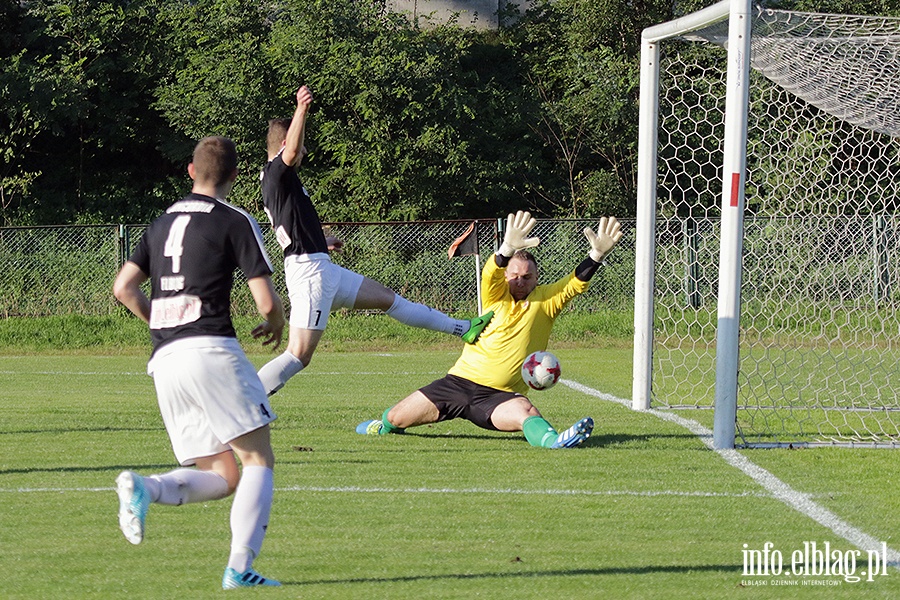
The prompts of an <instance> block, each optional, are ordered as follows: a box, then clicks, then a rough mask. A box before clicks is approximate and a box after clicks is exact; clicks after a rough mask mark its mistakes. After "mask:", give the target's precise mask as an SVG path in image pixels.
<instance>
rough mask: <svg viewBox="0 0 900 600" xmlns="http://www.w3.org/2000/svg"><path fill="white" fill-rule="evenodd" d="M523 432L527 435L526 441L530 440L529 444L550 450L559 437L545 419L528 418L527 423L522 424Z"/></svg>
mask: <svg viewBox="0 0 900 600" xmlns="http://www.w3.org/2000/svg"><path fill="white" fill-rule="evenodd" d="M522 432H523V433H524V434H525V439H526V440H528V443H529V444H531V445H532V446H537V447H539V448H549V447H550V446H552V445H553V442H555V441H556V438H557V437H558V436H559V434H558V433H556V430H555V429H553V426H552V425H550V423H548V422H547V420H546V419H544V417H528V418H527V419H525V422H524V423H522Z"/></svg>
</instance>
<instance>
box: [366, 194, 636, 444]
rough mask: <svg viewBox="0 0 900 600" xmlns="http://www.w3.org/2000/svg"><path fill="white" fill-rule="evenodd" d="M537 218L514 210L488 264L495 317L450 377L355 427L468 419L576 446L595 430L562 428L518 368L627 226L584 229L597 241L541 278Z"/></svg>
mask: <svg viewBox="0 0 900 600" xmlns="http://www.w3.org/2000/svg"><path fill="white" fill-rule="evenodd" d="M534 225H535V220H534V219H533V218H532V217H531V215H530V214H528V213H527V212H522V211H519V212H518V213H516V214H515V215H509V218H508V220H507V227H506V234H505V236H504V240H503V244H502V245H501V246H500V249H499V251H498V252H497V254H495V255H494V260H489V261H487V264H485V266H484V271H483V273H482V289H483V290H484V295H485V306H486V307H487V308H488V309H490V310H492V311H493V312H494V318H493V320H492V321H491V323H490V325H489V326H488V327H487V328H486V329H485V330H484V332H483V333H482V334H481V337H480V338H479V339H478V341H477V342H476V343H475V344H473V345H469V346H466V347H465V348H463V352H462V355H461V356H460V357H459V359H458V360H457V361H456V364H455V365H454V366H453V367H452V368H451V369H450V372H449V373H448V374H447V375H446V376H445V377H443V378H442V379H438V380H437V381H434V382H432V383H430V384H428V385H426V386H425V387H423V388H420V389H418V390H416V391H415V392H413V393H412V394H410V395H409V396H407V397H406V398H404V399H403V400H401V401H400V402H399V403H398V404H396V405H395V406H393V407H392V408H389V409H387V410H385V411H384V413H383V414H382V416H381V419H376V420H373V421H365V422H363V423H360V424H359V426H357V428H356V431H357V433H361V434H367V435H384V434H386V433H402V432H403V431H404V430H405V429H406V428H408V427H415V426H417V425H426V424H428V423H436V422H438V421H446V420H450V419H456V418H462V419H467V420H468V421H471V422H472V423H474V424H475V425H478V426H479V427H481V428H483V429H490V430H495V431H522V432H524V434H525V439H526V440H528V443H529V444H531V445H532V446H540V447H544V448H573V447H575V446H578V445H580V444H581V443H582V442H584V440H586V439H587V438H588V437H589V436H590V435H591V432H592V431H593V429H594V421H593V419H591V418H590V417H585V418H584V419H581V420H580V421H578V422H577V423H575V424H574V425H572V426H571V427H570V428H568V429H567V430H565V431H563V432H562V433H557V432H556V430H555V429H554V428H553V427H552V426H551V425H550V423H548V422H547V421H546V420H545V419H544V418H543V417H542V416H541V413H540V412H539V411H538V409H537V408H535V406H534V404H532V403H531V401H530V400H529V399H528V398H527V397H526V395H525V394H526V392H527V391H528V387H527V386H526V385H525V382H524V381H522V377H521V374H520V368H521V365H522V362H523V361H524V360H525V358H526V357H527V356H528V355H529V354H531V353H532V352H534V351H536V350H545V349H546V348H547V342H548V341H549V339H550V330H551V329H552V328H553V323H554V321H555V320H556V317H557V315H559V314H560V312H562V310H563V308H564V307H565V306H566V304H568V302H569V301H570V300H572V298H574V297H575V296H577V295H578V294H581V293H582V292H584V291H585V290H586V289H587V287H588V282H589V281H590V279H591V277H592V276H593V275H594V273H596V272H597V269H598V268H599V267H600V265H601V263H602V262H603V259H604V258H605V257H606V255H607V254H609V252H610V251H611V250H612V249H613V248H614V247H615V245H616V244H617V243H619V240H620V239H621V237H622V232H621V230H620V227H619V222H618V221H617V220H616V219H615V218H614V217H610V218H608V219H607V218H606V217H604V218H603V219H601V220H600V226H599V227H598V230H597V232H596V233H594V231H593V230H592V229H591V228H590V227H587V228H585V230H584V234H585V236H586V237H587V239H588V241H589V242H590V245H591V250H590V253H589V255H588V257H587V258H586V259H584V261H582V262H581V264H579V265H578V266H577V267H576V268H575V270H574V271H572V272H571V273H569V274H568V275H567V276H565V277H563V278H562V279H560V280H559V281H557V282H555V283H552V284H549V285H538V266H537V261H536V260H535V258H534V256H533V255H532V254H531V253H530V252H528V251H527V250H526V249H527V248H533V247H534V246H537V245H538V244H539V243H540V240H539V239H538V238H536V237H528V235H529V233H531V230H532V229H533V228H534Z"/></svg>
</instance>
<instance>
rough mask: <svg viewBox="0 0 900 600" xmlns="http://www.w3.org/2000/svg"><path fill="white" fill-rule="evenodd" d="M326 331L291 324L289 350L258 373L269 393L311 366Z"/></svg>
mask: <svg viewBox="0 0 900 600" xmlns="http://www.w3.org/2000/svg"><path fill="white" fill-rule="evenodd" d="M324 333H325V331H324V329H305V328H301V327H294V326H293V325H291V326H290V329H289V331H288V347H287V350H286V351H285V352H282V353H281V354H279V355H278V356H276V357H275V358H273V359H272V360H270V361H269V362H267V363H266V364H264V365H263V366H262V368H260V370H259V373H258V374H257V375H258V376H259V380H260V381H262V384H263V387H264V388H265V390H266V394H267V395H269V396H271V395H272V394H274V393H275V392H277V391H278V390H280V389H281V388H283V387H284V384H285V383H287V382H288V380H289V379H290V378H291V377H293V376H294V375H296V374H297V373H299V372H300V371H302V370H303V369H304V368H306V367H307V366H309V363H310V362H311V361H312V357H313V354H314V353H315V351H316V348H317V347H318V346H319V341H320V340H321V339H322V334H324Z"/></svg>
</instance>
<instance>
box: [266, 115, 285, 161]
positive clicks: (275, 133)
mask: <svg viewBox="0 0 900 600" xmlns="http://www.w3.org/2000/svg"><path fill="white" fill-rule="evenodd" d="M290 127H291V120H290V119H272V120H270V121H269V133H268V134H266V150H267V151H268V152H269V153H270V154H276V153H277V152H278V151H279V150H280V149H281V144H282V143H283V142H284V139H285V138H286V137H287V132H288V129H290Z"/></svg>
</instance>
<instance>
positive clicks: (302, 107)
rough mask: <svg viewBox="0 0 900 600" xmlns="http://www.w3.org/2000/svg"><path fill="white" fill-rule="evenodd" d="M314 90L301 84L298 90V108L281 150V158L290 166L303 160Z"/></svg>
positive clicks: (294, 165) (295, 110)
mask: <svg viewBox="0 0 900 600" xmlns="http://www.w3.org/2000/svg"><path fill="white" fill-rule="evenodd" d="M312 101H313V97H312V92H310V91H309V88H308V87H307V86H305V85H304V86H300V89H299V90H297V108H296V109H294V116H293V118H292V119H291V126H290V127H288V130H287V137H285V140H284V150H282V152H281V160H283V161H284V164H286V165H288V166H289V167H296V166H297V165H299V164H300V161H302V160H303V144H304V140H305V139H306V117H307V115H308V114H309V107H310V105H311V104H312Z"/></svg>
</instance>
